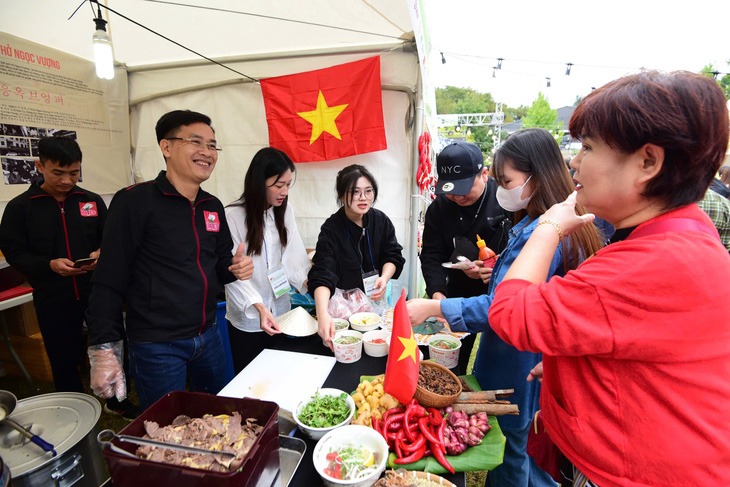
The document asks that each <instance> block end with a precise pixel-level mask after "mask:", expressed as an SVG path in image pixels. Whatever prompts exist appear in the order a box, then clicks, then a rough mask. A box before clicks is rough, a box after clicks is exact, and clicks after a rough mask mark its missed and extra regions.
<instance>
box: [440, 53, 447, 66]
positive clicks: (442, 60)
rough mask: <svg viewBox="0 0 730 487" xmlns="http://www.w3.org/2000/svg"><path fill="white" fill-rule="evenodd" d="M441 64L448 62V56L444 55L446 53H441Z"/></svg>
mask: <svg viewBox="0 0 730 487" xmlns="http://www.w3.org/2000/svg"><path fill="white" fill-rule="evenodd" d="M441 64H446V58H445V57H444V53H443V52H442V53H441Z"/></svg>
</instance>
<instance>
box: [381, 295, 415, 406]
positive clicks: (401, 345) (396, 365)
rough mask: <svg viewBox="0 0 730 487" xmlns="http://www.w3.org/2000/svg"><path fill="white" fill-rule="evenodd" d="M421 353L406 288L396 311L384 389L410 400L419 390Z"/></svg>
mask: <svg viewBox="0 0 730 487" xmlns="http://www.w3.org/2000/svg"><path fill="white" fill-rule="evenodd" d="M419 355H420V354H419V350H418V342H417V341H416V338H415V337H414V336H413V328H412V327H411V320H410V319H409V318H408V308H406V291H405V289H404V290H403V291H402V292H401V295H400V299H399V300H398V303H397V304H396V305H395V310H394V311H393V331H392V334H391V337H390V349H389V350H388V363H387V365H386V366H385V380H384V381H383V390H384V391H385V392H387V393H388V394H390V395H391V396H393V397H394V398H396V399H398V401H400V402H401V403H403V404H408V402H409V401H410V400H411V399H413V394H414V393H415V392H416V386H417V385H418V367H419V363H420V360H419Z"/></svg>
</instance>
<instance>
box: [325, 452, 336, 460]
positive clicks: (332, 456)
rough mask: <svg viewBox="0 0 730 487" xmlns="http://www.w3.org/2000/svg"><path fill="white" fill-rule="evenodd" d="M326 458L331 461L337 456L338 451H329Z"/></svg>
mask: <svg viewBox="0 0 730 487" xmlns="http://www.w3.org/2000/svg"><path fill="white" fill-rule="evenodd" d="M325 458H326V459H327V461H330V462H331V461H333V460H334V459H335V458H337V452H336V451H331V452H329V453H328V454H327V456H326V457H325Z"/></svg>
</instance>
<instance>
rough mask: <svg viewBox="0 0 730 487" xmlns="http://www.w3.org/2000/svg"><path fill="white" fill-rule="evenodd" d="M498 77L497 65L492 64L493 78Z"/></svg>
mask: <svg viewBox="0 0 730 487" xmlns="http://www.w3.org/2000/svg"><path fill="white" fill-rule="evenodd" d="M496 77H497V66H492V78H496Z"/></svg>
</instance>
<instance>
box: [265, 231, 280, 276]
mask: <svg viewBox="0 0 730 487" xmlns="http://www.w3.org/2000/svg"><path fill="white" fill-rule="evenodd" d="M280 250H281V256H280V257H279V262H283V261H284V247H282V248H281V249H280ZM264 253H265V254H266V270H269V249H268V247H267V246H266V239H265V238H264Z"/></svg>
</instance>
